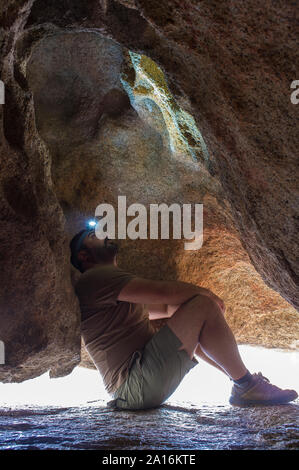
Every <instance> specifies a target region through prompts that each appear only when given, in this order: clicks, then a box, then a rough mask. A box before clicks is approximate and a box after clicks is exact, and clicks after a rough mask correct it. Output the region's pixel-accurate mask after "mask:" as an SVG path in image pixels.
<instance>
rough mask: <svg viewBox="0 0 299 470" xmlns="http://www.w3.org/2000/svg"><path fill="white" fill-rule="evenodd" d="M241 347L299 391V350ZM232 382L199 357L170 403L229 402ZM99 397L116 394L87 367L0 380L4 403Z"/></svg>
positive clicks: (255, 363) (253, 365)
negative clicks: (52, 375) (55, 375)
mask: <svg viewBox="0 0 299 470" xmlns="http://www.w3.org/2000/svg"><path fill="white" fill-rule="evenodd" d="M239 349H240V353H241V356H242V358H243V361H244V362H245V364H246V366H247V368H248V369H249V371H250V372H252V373H253V372H259V371H261V372H262V374H263V375H264V376H266V377H267V378H269V379H270V381H271V382H272V383H274V384H275V385H277V386H279V387H282V388H292V389H295V390H297V392H299V352H286V351H280V350H275V349H265V348H258V347H252V346H239ZM231 386H232V384H231V382H230V381H229V380H228V379H227V378H226V377H225V375H224V374H222V373H221V372H219V371H218V370H216V369H214V368H212V367H211V366H209V365H208V364H206V363H204V362H203V361H201V360H200V359H199V364H198V366H195V367H194V368H193V369H192V370H191V371H190V372H189V373H188V374H187V375H186V376H185V378H184V379H183V381H182V382H181V384H180V385H179V387H178V388H177V390H176V391H175V392H174V393H173V395H172V396H171V397H170V398H169V399H168V400H167V403H175V404H176V405H177V404H180V403H182V404H183V402H185V403H186V402H187V403H189V404H193V405H198V406H200V404H201V403H203V402H204V403H206V404H207V403H210V404H215V403H216V404H227V403H228V398H229V396H230V390H231ZM99 399H100V400H103V402H99V405H100V406H105V404H106V401H108V400H111V399H112V397H110V396H109V395H108V393H107V392H106V391H105V387H104V384H103V382H102V379H101V377H100V375H99V373H98V372H97V371H95V370H90V369H85V368H83V367H76V368H75V369H74V370H73V372H72V373H71V374H70V375H68V376H66V377H62V378H58V379H50V378H49V374H48V373H46V374H43V375H41V376H40V377H37V378H35V379H32V380H27V381H25V382H23V383H20V384H2V383H0V407H1V406H12V407H13V406H24V405H39V406H47V405H48V406H50V405H51V406H82V405H83V406H88V402H89V401H93V400H99Z"/></svg>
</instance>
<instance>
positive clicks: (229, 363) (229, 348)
mask: <svg viewBox="0 0 299 470" xmlns="http://www.w3.org/2000/svg"><path fill="white" fill-rule="evenodd" d="M167 325H168V326H169V328H170V329H171V330H172V331H173V332H174V334H175V335H176V336H177V337H178V338H179V339H180V340H181V342H182V346H181V348H180V349H185V350H186V351H187V353H188V355H189V357H190V358H191V359H192V357H193V356H194V354H196V350H197V352H200V351H201V350H202V351H203V353H204V354H205V355H206V356H207V357H208V358H209V359H211V360H212V361H213V362H215V363H216V364H217V365H218V366H219V367H220V368H221V369H223V370H224V371H225V372H226V373H227V374H228V375H229V376H230V377H231V378H232V379H233V380H237V379H239V378H240V377H243V376H244V375H245V374H246V373H247V369H246V367H245V365H244V363H243V361H242V359H241V357H240V354H239V351H238V346H237V343H236V340H235V338H234V335H233V333H232V331H231V329H230V328H229V326H228V324H227V323H226V321H225V318H224V316H223V315H222V313H221V309H220V307H219V306H218V305H217V304H216V302H214V301H213V300H212V299H210V298H209V297H207V296H204V295H197V296H195V297H193V298H192V299H190V300H188V301H187V302H185V303H184V304H182V305H181V306H180V307H179V308H178V309H177V310H176V312H175V313H174V314H173V315H172V317H171V318H170V319H169V320H168V321H167ZM198 344H199V345H200V349H198Z"/></svg>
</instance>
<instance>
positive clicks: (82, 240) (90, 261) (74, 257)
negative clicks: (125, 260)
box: [70, 229, 118, 273]
mask: <svg viewBox="0 0 299 470" xmlns="http://www.w3.org/2000/svg"><path fill="white" fill-rule="evenodd" d="M70 249H71V263H72V265H73V266H74V267H75V268H77V269H79V271H80V272H81V273H83V272H84V271H86V270H87V269H89V268H92V267H93V266H94V265H96V264H116V254H117V252H118V245H117V244H116V243H114V242H112V241H111V240H109V239H108V237H106V238H105V239H104V240H100V239H99V238H97V237H96V234H95V230H94V229H86V230H81V231H80V232H79V233H77V234H76V235H75V236H74V237H73V238H72V240H71V242H70Z"/></svg>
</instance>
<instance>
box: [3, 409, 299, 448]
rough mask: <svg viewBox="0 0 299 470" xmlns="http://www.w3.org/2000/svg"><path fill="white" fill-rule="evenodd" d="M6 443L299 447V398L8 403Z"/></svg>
mask: <svg viewBox="0 0 299 470" xmlns="http://www.w3.org/2000/svg"><path fill="white" fill-rule="evenodd" d="M0 436H1V437H0V449H1V450H4V449H17V450H22V449H24V450H29V449H58V450H72V449H74V450H75V449H98V450H99V449H106V450H107V449H109V450H114V449H120V450H123V449H128V450H133V449H134V450H136V449H138V450H150V449H155V450H159V449H161V450H174V449H180V450H187V449H191V450H195V449H196V450H209V449H215V450H224V449H227V450H230V449H231V450H233V449H269V450H271V449H273V450H275V449H298V448H299V400H297V401H296V402H293V403H292V404H288V405H283V406H273V407H257V408H246V409H245V408H236V407H231V406H225V405H219V406H216V405H211V404H204V403H203V404H202V406H201V407H198V406H196V407H195V406H194V405H191V404H188V403H186V404H183V405H182V404H180V406H176V405H173V404H171V405H170V404H168V403H165V404H163V405H162V406H160V407H158V408H154V409H151V410H138V411H137V410H136V411H124V410H123V411H118V410H112V409H109V408H106V404H105V402H104V401H103V400H98V401H96V402H94V403H90V404H88V406H80V407H78V406H74V407H49V406H47V407H41V406H31V407H13V408H11V407H2V408H1V409H0Z"/></svg>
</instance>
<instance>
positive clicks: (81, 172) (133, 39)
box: [0, 0, 299, 381]
mask: <svg viewBox="0 0 299 470" xmlns="http://www.w3.org/2000/svg"><path fill="white" fill-rule="evenodd" d="M294 17H295V5H293V4H288V5H285V4H282V2H267V8H265V7H264V6H259V4H258V2H256V1H247V2H245V1H240V2H238V5H236V4H235V2H230V1H226V2H222V4H221V5H219V4H218V3H217V5H216V4H215V2H213V1H212V2H207V1H204V2H201V3H200V7H199V6H198V2H195V1H190V2H176V1H172V2H168V1H165V2H163V3H162V2H156V1H152V0H151V1H147V2H145V1H141V0H138V1H136V2H134V1H130V2H128V1H122V2H115V1H105V2H104V1H102V2H98V1H97V2H96V1H90V2H86V3H85V2H77V1H71V0H67V1H62V2H55V1H47V2H46V1H38V0H37V1H35V2H33V1H29V2H19V1H8V2H6V3H5V4H2V5H1V9H0V20H1V30H0V53H1V80H3V81H4V83H5V87H6V103H5V105H4V106H0V113H1V115H0V118H1V130H0V132H1V140H0V145H1V148H0V151H1V193H0V197H1V234H0V236H1V259H2V265H3V266H4V267H5V270H4V271H5V276H4V282H3V283H2V285H1V316H0V331H1V338H0V339H1V340H3V341H4V342H5V344H6V345H7V348H6V353H7V354H6V356H7V364H6V365H5V366H1V372H0V377H1V380H3V381H9V380H24V379H25V378H30V377H33V376H36V375H39V374H41V373H43V372H45V371H46V370H49V369H51V374H52V376H59V375H62V374H67V373H69V372H70V371H71V370H72V368H73V367H74V366H75V365H76V364H78V362H79V360H80V355H79V348H80V330H79V309H78V304H77V300H76V298H75V296H74V293H73V291H72V286H71V281H70V279H71V274H70V270H69V261H68V247H67V242H68V239H69V237H70V236H71V234H72V233H74V230H76V229H77V228H80V224H81V223H82V221H83V220H84V219H85V218H86V216H89V215H92V212H93V210H94V207H95V205H97V204H99V202H102V201H103V200H105V201H106V202H112V203H114V202H115V198H116V196H117V194H121V193H122V194H126V193H128V188H129V189H130V197H131V198H132V201H130V197H129V198H128V204H129V203H130V202H135V201H138V202H140V203H144V204H148V203H149V202H152V201H154V202H157V199H158V200H159V201H163V202H166V203H170V202H171V201H174V200H175V202H181V203H183V202H184V203H186V202H190V203H194V202H203V203H204V207H205V215H204V223H205V244H204V246H203V248H202V249H201V250H200V251H199V252H198V253H196V254H194V253H193V254H192V255H190V253H189V254H188V255H186V252H184V250H183V249H182V242H180V243H178V242H177V241H173V242H168V241H165V242H163V241H162V242H159V243H156V242H154V241H151V242H150V243H148V244H145V242H144V241H142V242H140V244H139V246H138V250H137V248H136V245H135V243H132V241H128V242H126V243H124V246H123V248H124V249H123V253H124V254H123V258H120V264H121V265H123V266H126V268H128V269H132V270H133V269H134V270H135V272H138V273H140V274H144V275H145V274H146V275H148V276H149V277H153V278H157V279H159V278H160V279H162V278H165V277H167V278H168V279H176V278H179V279H182V280H190V282H196V283H198V284H201V285H205V286H206V287H210V288H212V289H213V290H214V291H215V292H216V293H217V294H218V295H222V296H223V298H224V300H225V301H226V302H227V305H228V311H227V318H228V321H229V322H230V324H231V326H232V327H233V329H234V331H235V332H236V335H237V337H238V339H239V341H245V342H253V343H255V344H265V345H267V346H280V347H292V348H294V347H296V346H297V345H298V343H297V341H298V339H299V338H298V336H299V327H298V313H297V312H296V311H295V310H294V309H292V307H290V305H289V304H287V303H286V302H285V301H284V300H283V299H282V298H281V297H280V295H281V296H283V297H284V298H285V299H286V300H287V301H288V302H289V303H291V304H292V305H293V306H295V307H297V308H298V294H297V292H298V288H297V286H298V261H297V251H296V250H297V243H296V236H297V233H298V225H296V223H297V222H298V189H297V183H296V177H297V174H298V164H297V159H296V127H295V122H296V114H295V113H296V106H295V105H293V104H292V103H291V101H290V83H291V81H292V80H294V79H295V78H296V77H295V64H296V60H297V53H298V52H297V48H296V41H295V28H294V27H293V26H294V21H295V20H294ZM66 32H67V35H66ZM78 34H81V36H80V38H83V36H84V37H85V39H84V40H81V39H78V38H77V36H78ZM82 35H83V36H82ZM57 36H61V38H60V39H62V36H63V37H64V41H69V43H68V46H71V47H70V49H72V47H74V44H73V43H72V41H74V42H75V47H74V49H75V50H74V52H73V57H72V56H71V55H70V56H69V57H67V58H66V56H65V55H63V51H62V50H61V47H60V46H59V42H57V43H56V46H55V41H57ZM95 36H97V38H96V41H100V42H101V51H102V52H103V51H104V50H105V47H104V46H103V44H104V43H105V44H106V48H107V50H109V51H108V52H107V54H106V61H107V62H106V66H105V67H102V68H101V73H99V68H97V67H96V65H95V64H96V63H97V62H96V55H97V54H96V52H97V49H98V45H97V43H96V42H95V43H94V41H95V39H94V37H95ZM103 36H104V37H103ZM108 39H110V40H113V44H111V41H110V42H109V43H108ZM40 41H41V42H40ZM43 41H44V42H43ZM76 41H77V42H76ZM42 44H43V46H41V45H42ZM80 44H81V48H80ZM88 44H89V45H88ZM66 45H67V44H65V48H66ZM41 47H42V48H41ZM55 47H56V49H55ZM39 48H41V49H39ZM43 48H44V49H43ZM128 49H129V50H131V51H132V52H134V54H135V56H134V57H135V64H134V60H133V61H132V64H130V61H129V60H128ZM38 50H39V51H40V52H39V54H40V56H39V57H38ZM85 51H88V52H87V53H86V54H85ZM112 51H113V52H112ZM34 54H37V56H36V55H35V60H36V61H38V64H39V67H40V66H42V68H41V70H43V73H44V75H43V73H41V74H39V70H38V68H37V70H36V72H34V60H33V57H34ZM43 54H44V57H43ZM140 54H145V55H146V56H147V57H148V58H151V59H153V60H154V61H155V62H156V63H157V64H158V65H159V66H160V67H161V70H162V71H163V74H165V77H166V82H167V87H169V94H170V95H171V97H173V98H171V100H173V101H174V103H175V105H173V103H171V102H169V101H168V103H167V106H165V107H163V106H162V107H161V103H157V102H154V101H153V96H152V94H151V92H150V87H149V88H148V89H145V90H144V89H143V88H142V87H141V86H140V80H139V83H138V81H136V80H135V78H133V79H132V72H133V77H134V73H135V76H137V77H138V76H139V79H140V74H144V75H145V77H146V82H147V84H148V83H149V82H150V80H153V77H151V71H150V70H149V69H150V67H149V64H148V60H149V59H142V60H143V61H144V63H142V62H141V63H140V61H138V60H137V59H138V57H139V55H140ZM50 56H51V57H52V58H51V60H52V62H49V57H50ZM84 56H85V59H86V61H85V62H84ZM142 57H143V56H142ZM88 59H89V60H88ZM91 59H92V60H93V61H94V60H95V62H93V63H92V61H91ZM102 59H103V56H101V60H102ZM131 59H132V57H131ZM28 60H29V61H31V62H29V63H30V67H29V68H27V62H28ZM98 60H99V58H98ZM55 61H57V62H55ZM137 62H138V63H137ZM82 65H83V66H85V67H86V70H85V72H86V73H82V72H84V70H82V69H80V66H82ZM57 66H58V68H57ZM47 67H48V69H47ZM55 67H56V69H55V70H56V72H54V71H53V68H55ZM61 67H63V68H64V74H63V73H61ZM76 67H77V69H76ZM138 67H139V68H138ZM133 69H134V70H133ZM103 70H105V73H104V74H103ZM27 71H28V75H27ZM87 72H88V73H87ZM155 73H156V72H155ZM47 74H49V75H47ZM128 74H129V75H128ZM130 74H131V75H130ZM138 74H139V75H138ZM154 75H155V74H154ZM159 76H160V77H161V75H159ZM163 76H164V75H163ZM47 77H48V79H49V84H48V90H49V92H48V93H46V94H45V93H40V94H39V90H41V89H44V86H45V85H44V82H43V80H44V79H45V78H47ZM130 77H131V79H130ZM143 78H144V77H143ZM158 78H159V77H158V74H157V73H156V75H155V76H154V83H157V84H158V85H159V80H158ZM65 79H66V81H65ZM156 79H157V81H156ZM53 82H54V83H56V86H55V87H54V88H52V89H51V86H50V85H51V84H53ZM160 88H163V90H164V92H165V87H164V85H163V86H162V87H160ZM41 95H42V96H41ZM168 96H169V95H168ZM47 100H48V101H47ZM171 100H170V101H171ZM149 105H151V110H153V112H152V113H148V106H149ZM172 106H174V107H175V111H174V115H175V117H178V116H179V115H180V113H179V112H178V110H180V112H181V111H182V113H188V115H190V116H192V117H193V118H194V120H195V121H194V123H195V127H196V129H195V127H194V125H193V124H192V125H191V127H190V128H188V129H187V131H188V132H187V134H188V135H189V136H190V135H191V138H192V140H190V142H189V144H190V145H188V148H189V147H190V148H189V149H190V152H189V153H188V149H187V147H186V146H185V147H184V145H186V137H188V136H187V134H186V133H184V132H182V129H180V128H179V132H178V134H177V135H175V133H174V131H173V129H171V127H170V123H171V122H173V119H169V122H167V118H166V116H167V115H168V116H169V115H171V113H172V112H173V107H172ZM150 114H151V115H150ZM172 117H173V116H172ZM192 127H193V131H194V133H193V134H192V132H191V134H190V133H189V131H190V129H191V128H192ZM37 129H38V132H37ZM191 130H192V129H191ZM196 131H198V134H196ZM119 136H121V137H119ZM128 136H129V138H128ZM199 136H200V137H199ZM189 138H190V137H189ZM194 138H195V140H194ZM118 139H120V143H121V145H120V144H119V142H118ZM187 140H188V138H187ZM124 142H126V145H124ZM203 142H204V143H205V146H206V147H205V146H203ZM173 144H176V145H173ZM191 147H192V149H191ZM205 148H206V149H207V151H205ZM191 150H192V151H191ZM112 156H113V158H112ZM137 156H138V159H137V158H136V157H137ZM140 181H143V184H140ZM149 252H150V253H151V256H150V257H149V256H148V253H149ZM143 255H144V256H143ZM174 255H175V256H174ZM161 256H162V259H163V263H161V262H160V260H161ZM144 257H146V265H145V264H144V262H143V261H142V260H143V259H144ZM157 266H158V267H157ZM263 281H265V283H266V285H265V284H264V282H263ZM269 287H271V288H272V289H274V290H272V289H270V288H269ZM279 294H280V295H279ZM257 331H258V334H257Z"/></svg>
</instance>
